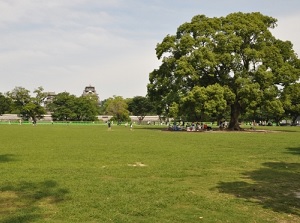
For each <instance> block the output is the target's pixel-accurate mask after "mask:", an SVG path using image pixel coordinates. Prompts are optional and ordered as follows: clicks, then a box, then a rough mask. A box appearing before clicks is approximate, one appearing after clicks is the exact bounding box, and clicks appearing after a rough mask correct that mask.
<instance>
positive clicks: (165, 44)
mask: <svg viewBox="0 0 300 223" xmlns="http://www.w3.org/2000/svg"><path fill="white" fill-rule="evenodd" d="M276 22H277V20H276V19H275V18H272V17H269V16H265V15H262V14H261V13H258V12H256V13H241V12H238V13H232V14H229V15H228V16H226V17H220V18H208V17H206V16H205V15H197V16H195V17H193V18H192V20H191V22H187V23H184V24H182V25H181V26H179V27H178V29H177V33H176V36H175V35H167V36H166V37H165V38H164V39H163V41H162V43H161V44H158V45H157V48H156V53H157V56H158V58H159V59H160V58H162V56H164V57H163V59H162V64H161V66H160V67H159V68H158V69H156V70H154V71H153V72H152V73H151V74H150V76H149V80H150V84H149V85H148V95H149V97H150V98H151V99H152V100H153V101H154V102H155V103H156V104H159V107H160V108H161V109H164V108H165V109H164V111H165V112H166V113H168V112H169V111H168V108H170V106H171V105H175V104H177V105H180V104H181V103H182V102H183V101H184V103H187V104H185V105H186V106H187V107H188V108H189V109H185V110H184V112H185V113H187V112H191V113H195V112H197V113H203V112H204V111H205V112H204V113H210V115H214V114H216V113H218V112H219V111H220V110H223V109H224V108H225V110H226V109H228V107H229V106H224V104H227V105H231V111H232V112H231V114H232V116H231V119H232V121H230V123H231V124H232V125H233V126H234V128H236V126H237V125H238V122H239V120H238V119H239V115H240V114H241V113H243V112H246V111H249V110H252V113H255V110H257V109H260V103H261V102H262V101H263V100H268V101H269V102H270V106H269V107H273V108H274V110H276V111H278V112H279V113H282V110H281V109H280V108H279V107H280V106H282V104H280V103H279V102H277V101H276V98H279V96H280V91H278V90H275V91H273V92H272V93H271V91H270V90H271V89H277V86H278V85H281V86H288V85H290V84H292V83H295V82H296V81H297V80H299V77H300V72H299V71H300V70H299V69H300V60H299V59H298V58H297V55H296V54H295V53H294V51H293V49H292V44H291V42H289V41H281V40H278V39H276V38H275V37H274V36H273V35H272V33H271V32H270V29H273V28H274V27H275V26H276ZM217 85H219V86H220V87H223V88H224V89H227V90H223V91H222V92H223V96H222V97H223V99H224V100H225V101H226V103H223V99H222V97H221V93H219V92H220V91H218V87H216V86H217ZM210 86H213V87H212V90H213V91H215V92H214V94H215V95H214V96H213V95H212V94H210V96H209V97H210V98H211V99H208V98H209V97H208V95H207V94H209V90H210ZM204 92H205V93H204ZM227 93H228V94H227ZM217 95H220V96H219V97H217ZM182 98H184V100H183V99H182ZM195 98H197V99H198V101H197V103H198V104H197V103H196V101H195ZM200 99H201V100H200ZM199 100H200V101H201V103H200V102H199ZM218 100H219V101H218ZM275 102H276V103H275ZM173 103H175V104H173ZM195 103H196V104H195ZM205 103H206V104H207V105H205ZM200 104H201V106H200ZM271 104H272V105H271ZM193 106H194V108H193ZM171 107H174V106H171ZM180 107H181V106H180ZM217 107H218V108H220V109H219V110H218V109H216V108H217ZM181 111H183V110H182V109H179V111H178V115H183V113H182V112H181ZM223 111H224V110H223ZM172 112H173V111H172ZM173 113H174V112H173Z"/></svg>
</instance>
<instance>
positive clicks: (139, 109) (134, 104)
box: [127, 96, 154, 122]
mask: <svg viewBox="0 0 300 223" xmlns="http://www.w3.org/2000/svg"><path fill="white" fill-rule="evenodd" d="M127 104H128V110H129V112H131V113H132V114H133V115H135V116H137V117H138V119H139V122H141V121H142V120H143V119H144V117H145V116H146V115H149V114H151V113H153V110H154V106H153V104H152V103H151V101H150V100H149V98H147V97H143V96H135V97H133V98H132V99H130V100H129V101H128V102H127Z"/></svg>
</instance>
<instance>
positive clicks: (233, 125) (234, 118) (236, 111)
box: [228, 101, 242, 131]
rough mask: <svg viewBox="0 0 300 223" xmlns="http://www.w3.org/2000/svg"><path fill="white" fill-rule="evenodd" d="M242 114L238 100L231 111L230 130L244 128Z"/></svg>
mask: <svg viewBox="0 0 300 223" xmlns="http://www.w3.org/2000/svg"><path fill="white" fill-rule="evenodd" d="M240 115H241V106H240V104H239V103H238V102H237V101H236V102H234V104H233V105H231V111H230V122H229V125H228V130H232V131H234V130H235V131H239V130H242V128H241V127H240V123H239V117H240Z"/></svg>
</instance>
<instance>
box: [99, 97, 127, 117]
mask: <svg viewBox="0 0 300 223" xmlns="http://www.w3.org/2000/svg"><path fill="white" fill-rule="evenodd" d="M104 107H105V113H106V114H107V115H112V116H113V117H112V120H115V121H130V117H129V111H128V105H127V103H126V100H125V99H124V98H123V97H122V96H114V97H112V98H108V99H107V100H106V102H105V105H104Z"/></svg>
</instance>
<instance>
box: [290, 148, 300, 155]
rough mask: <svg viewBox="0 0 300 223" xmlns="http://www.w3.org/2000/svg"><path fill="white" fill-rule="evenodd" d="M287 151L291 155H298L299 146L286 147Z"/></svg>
mask: <svg viewBox="0 0 300 223" xmlns="http://www.w3.org/2000/svg"><path fill="white" fill-rule="evenodd" d="M287 150H288V153H291V154H293V155H300V147H296V148H287Z"/></svg>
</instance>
